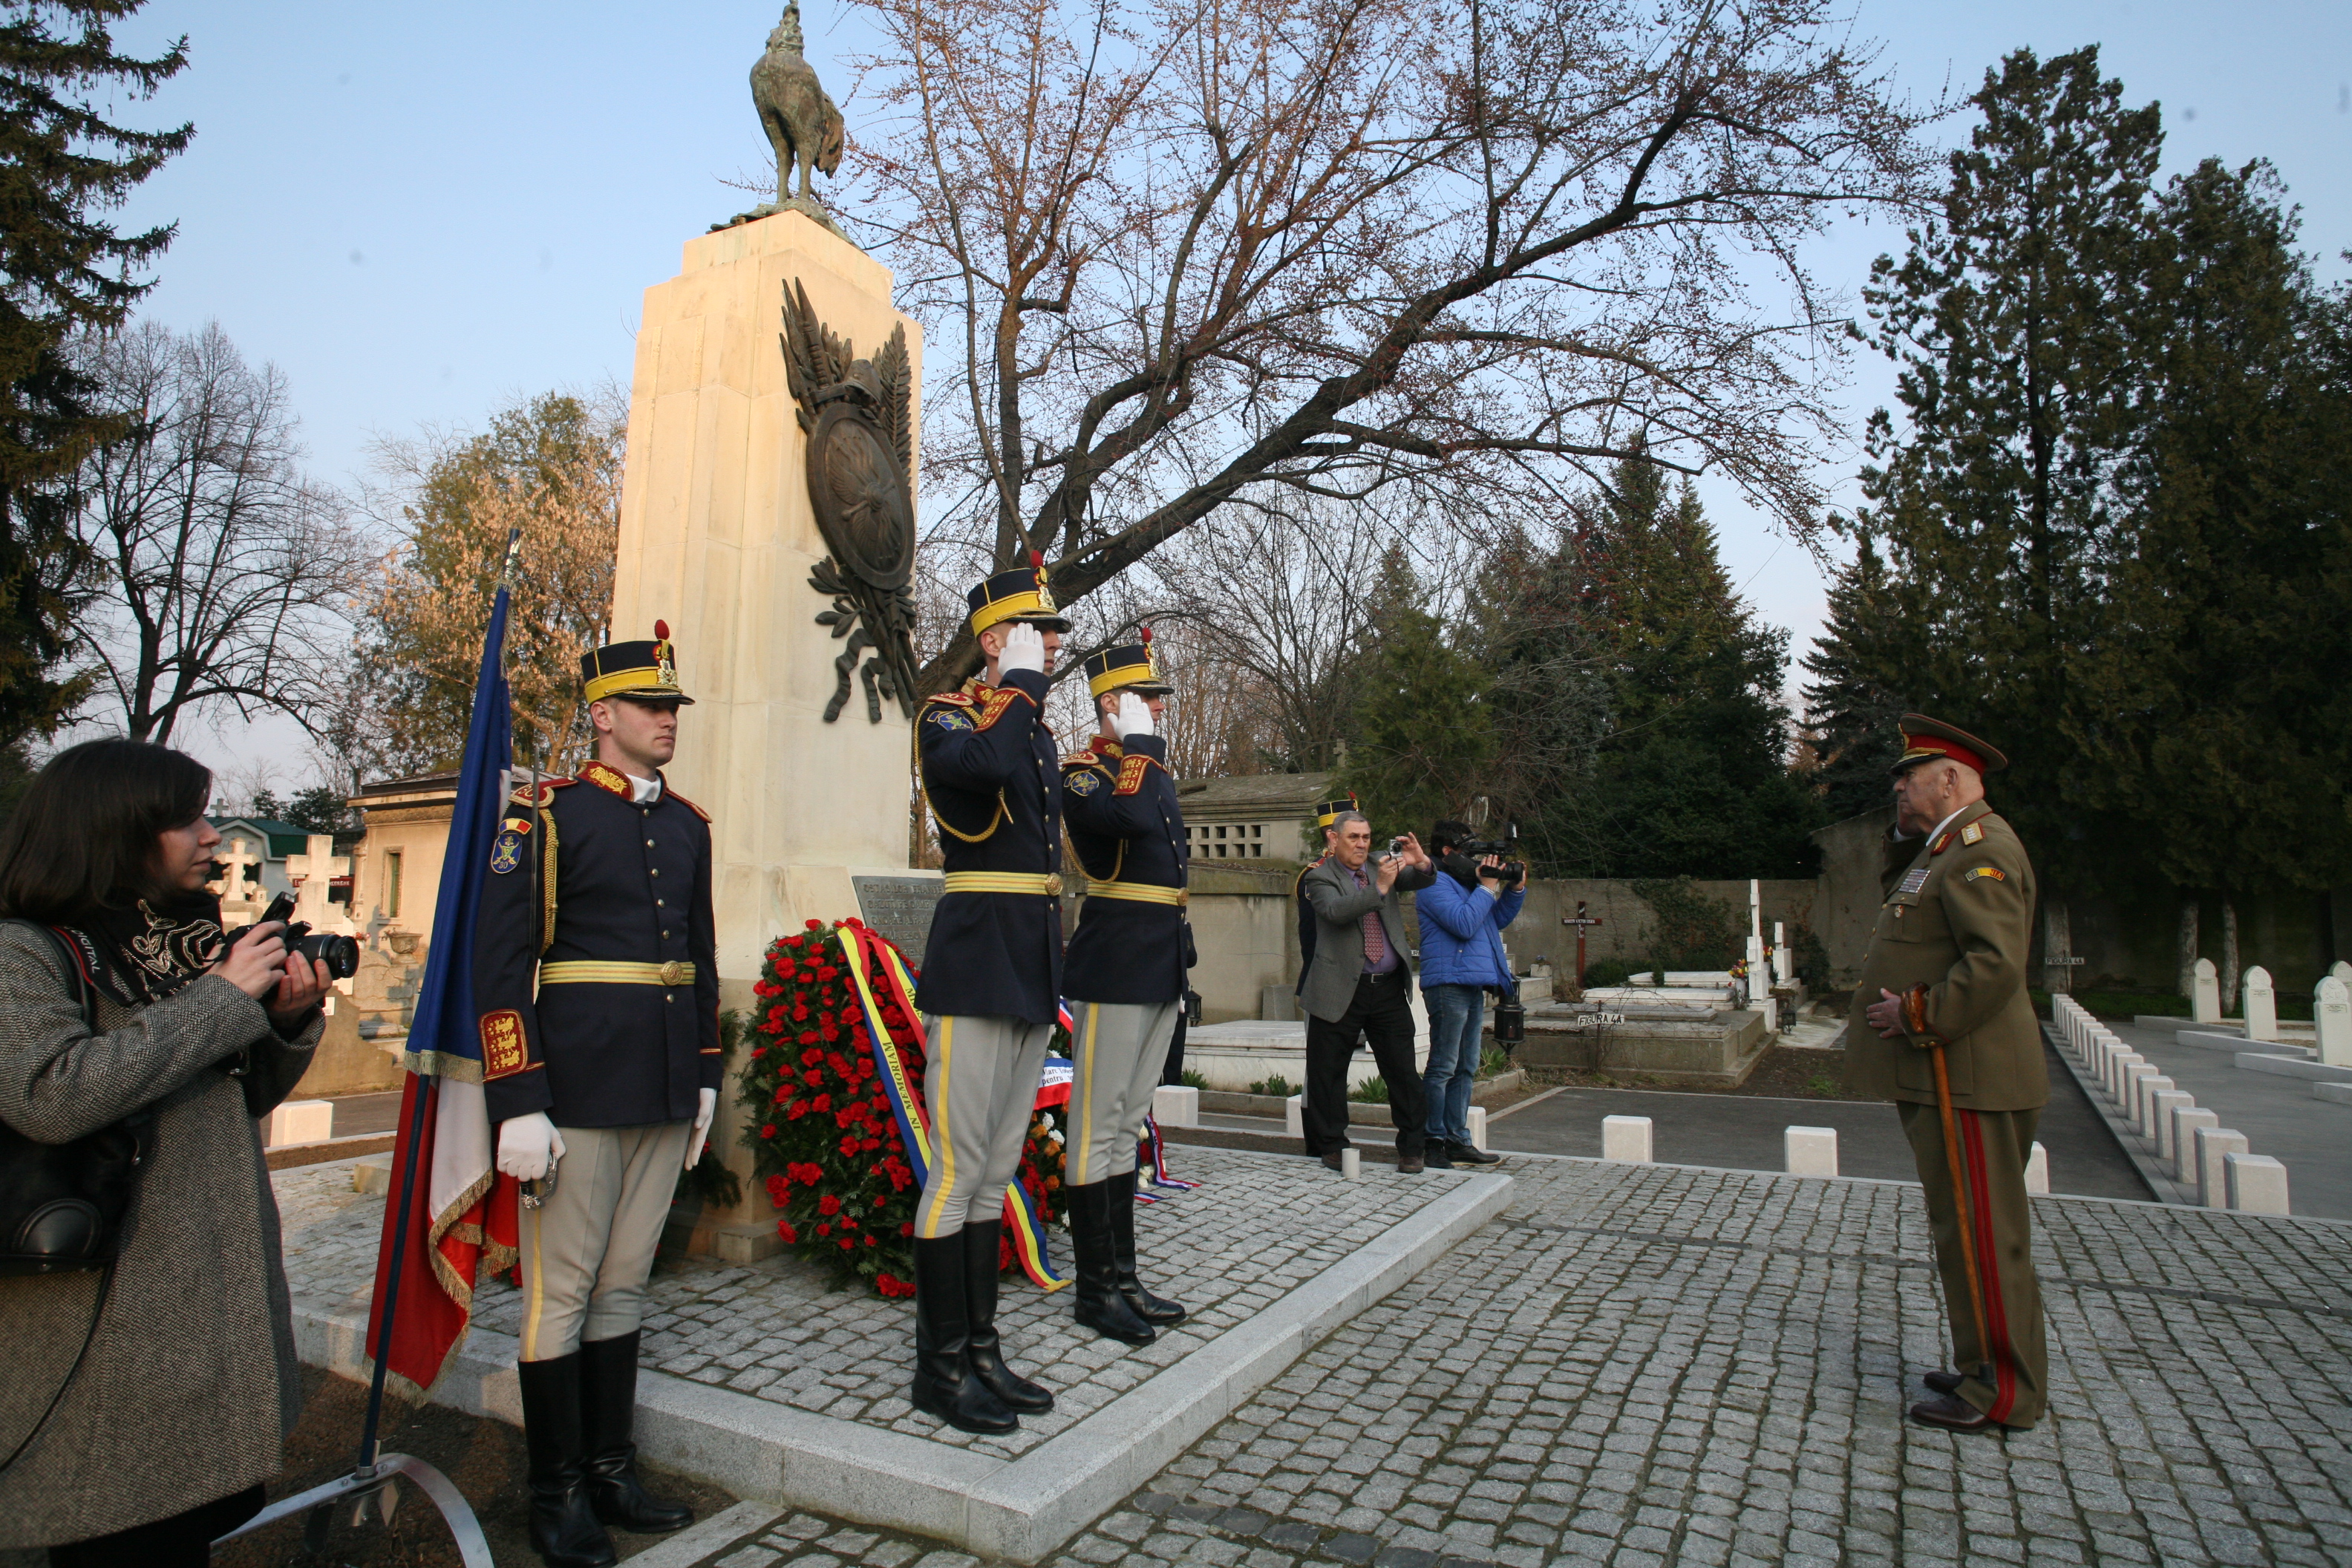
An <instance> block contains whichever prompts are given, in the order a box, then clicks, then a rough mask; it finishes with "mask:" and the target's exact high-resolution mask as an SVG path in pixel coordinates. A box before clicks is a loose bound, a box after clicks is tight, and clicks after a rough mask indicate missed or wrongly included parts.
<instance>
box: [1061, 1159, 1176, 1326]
mask: <svg viewBox="0 0 2352 1568" xmlns="http://www.w3.org/2000/svg"><path fill="white" fill-rule="evenodd" d="M1110 1189H1111V1184H1110V1183H1108V1182H1107V1181H1105V1182H1089V1183H1087V1184H1086V1185H1085V1186H1083V1187H1066V1188H1064V1189H1063V1191H1064V1194H1066V1196H1067V1197H1068V1198H1069V1200H1070V1250H1071V1252H1072V1253H1074V1254H1075V1255H1076V1259H1077V1276H1078V1281H1077V1289H1076V1291H1075V1292H1073V1294H1075V1295H1076V1298H1077V1305H1076V1314H1077V1320H1078V1321H1079V1323H1080V1324H1081V1325H1083V1326H1084V1327H1086V1328H1089V1329H1092V1330H1093V1331H1095V1332H1097V1333H1098V1334H1100V1335H1102V1336H1103V1338H1105V1339H1107V1340H1122V1341H1124V1342H1127V1343H1129V1344H1131V1345H1148V1344H1150V1342H1152V1341H1153V1340H1155V1339H1157V1338H1158V1337H1159V1336H1158V1335H1156V1334H1154V1333H1153V1332H1152V1331H1151V1325H1150V1323H1147V1322H1145V1321H1143V1320H1142V1319H1141V1318H1139V1317H1137V1316H1136V1314H1135V1309H1134V1308H1132V1307H1130V1306H1129V1305H1128V1304H1127V1298H1126V1297H1125V1296H1123V1295H1121V1294H1120V1293H1119V1289H1118V1262H1117V1260H1116V1259H1115V1258H1113V1257H1112V1254H1111V1237H1110V1211H1111V1196H1110Z"/></svg>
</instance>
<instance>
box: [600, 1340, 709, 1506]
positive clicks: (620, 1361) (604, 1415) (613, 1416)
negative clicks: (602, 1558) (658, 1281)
mask: <svg viewBox="0 0 2352 1568" xmlns="http://www.w3.org/2000/svg"><path fill="white" fill-rule="evenodd" d="M636 1413H637V1336H636V1332H635V1330H632V1331H629V1332H628V1333H625V1334H622V1335H620V1336H618V1337H617V1338H614V1339H609V1340H590V1341H583V1342H582V1344H581V1346H580V1429H581V1431H582V1433H583V1434H584V1435H585V1436H586V1439H587V1454H588V1460H587V1471H588V1501H589V1503H590V1505H591V1506H593V1508H594V1509H595V1510H596V1517H597V1518H598V1519H600V1520H603V1521H604V1522H605V1523H606V1524H614V1525H618V1526H620V1527H621V1528H622V1529H623V1530H634V1531H638V1532H639V1533H641V1534H645V1535H659V1534H662V1533H665V1532H666V1531H672V1530H684V1529H685V1528H686V1527H687V1526H688V1525H689V1524H692V1523H693V1522H694V1510H692V1509H690V1508H681V1507H679V1506H678V1505H677V1504H676V1503H667V1502H661V1501H658V1500H656V1499H654V1498H652V1497H649V1496H647V1495H646V1489H645V1485H644V1483H643V1482H641V1481H639V1480H638V1479H637V1447H636V1444H635V1442H633V1441H632V1440H631V1438H630V1436H629V1432H630V1427H631V1425H632V1424H633V1423H634V1422H635V1419H636Z"/></svg>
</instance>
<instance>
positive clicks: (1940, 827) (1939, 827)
mask: <svg viewBox="0 0 2352 1568" xmlns="http://www.w3.org/2000/svg"><path fill="white" fill-rule="evenodd" d="M1966 810H1968V807H1967V806H1965V805H1964V806H1962V807H1960V811H1966ZM1960 811H1956V812H1954V813H1952V815H1951V816H1948V817H1946V818H1944V820H1943V821H1941V822H1939V823H1937V824H1936V826H1935V829H1934V831H1932V832H1930V833H1929V834H1928V835H1927V842H1928V843H1930V844H1933V843H1934V842H1935V841H1936V840H1937V839H1938V838H1941V837H1943V836H1944V829H1946V828H1947V827H1949V826H1951V825H1952V820H1953V817H1957V816H1959V815H1960Z"/></svg>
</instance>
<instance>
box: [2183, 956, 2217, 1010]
mask: <svg viewBox="0 0 2352 1568" xmlns="http://www.w3.org/2000/svg"><path fill="white" fill-rule="evenodd" d="M2189 1017H2190V1019H2192V1020H2193V1021H2195V1022H2197V1023H2200V1024H2218V1023H2220V1022H2221V971H2220V970H2217V969H2215V968H2214V967H2213V961H2212V960H2211V959H2210V958H2200V959H2199V960H2198V961H2197V978H2196V979H2195V980H2194V981H2192V982H2191V983H2190V994H2189Z"/></svg>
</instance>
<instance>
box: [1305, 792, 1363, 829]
mask: <svg viewBox="0 0 2352 1568" xmlns="http://www.w3.org/2000/svg"><path fill="white" fill-rule="evenodd" d="M1363 809H1364V808H1363V807H1362V806H1360V805H1357V804H1356V797H1355V796H1354V795H1348V796H1346V797H1345V798H1344V799H1340V800H1326V801H1318V802H1317V803H1316V806H1315V826H1318V827H1328V826H1331V825H1332V824H1333V823H1335V822H1337V821H1339V818H1340V817H1342V816H1345V815H1347V814H1348V813H1349V812H1351V811H1361V810H1363Z"/></svg>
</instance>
